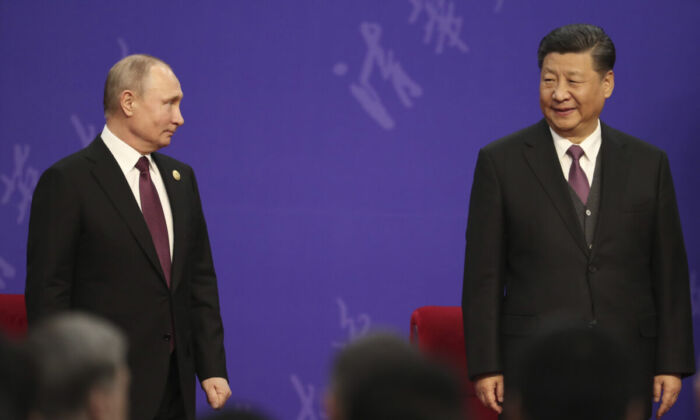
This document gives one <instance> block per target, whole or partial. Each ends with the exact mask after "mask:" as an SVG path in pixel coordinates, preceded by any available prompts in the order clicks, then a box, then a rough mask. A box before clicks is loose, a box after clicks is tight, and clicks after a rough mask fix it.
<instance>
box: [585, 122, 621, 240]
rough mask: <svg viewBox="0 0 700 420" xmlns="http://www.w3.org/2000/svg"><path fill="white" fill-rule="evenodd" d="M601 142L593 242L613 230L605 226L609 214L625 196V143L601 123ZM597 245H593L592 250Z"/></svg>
mask: <svg viewBox="0 0 700 420" xmlns="http://www.w3.org/2000/svg"><path fill="white" fill-rule="evenodd" d="M600 125H601V136H602V142H601V145H600V156H601V158H602V159H603V161H602V164H601V168H600V169H601V172H602V174H601V175H602V177H603V178H602V180H601V181H602V184H601V196H600V207H599V210H598V222H597V224H596V227H595V234H594V235H593V241H594V243H600V242H601V239H602V237H601V235H605V233H607V232H611V231H614V229H612V227H608V226H607V221H608V220H610V217H609V216H610V214H611V213H612V212H614V211H615V209H616V208H617V207H618V205H619V203H620V199H621V197H624V196H625V185H626V184H627V176H628V173H629V171H628V169H629V166H628V162H627V155H626V153H625V144H624V142H622V141H621V140H620V139H619V138H618V137H617V136H615V134H614V133H613V132H612V131H611V130H610V127H608V126H607V125H605V124H603V123H601V124H600ZM598 248H599V247H597V246H594V247H593V252H594V253H595V250H596V249H598Z"/></svg>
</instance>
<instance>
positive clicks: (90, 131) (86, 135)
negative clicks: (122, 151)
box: [70, 114, 97, 147]
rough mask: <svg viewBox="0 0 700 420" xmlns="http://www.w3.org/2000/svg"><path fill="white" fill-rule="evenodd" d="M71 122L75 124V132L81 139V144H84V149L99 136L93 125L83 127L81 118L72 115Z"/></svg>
mask: <svg viewBox="0 0 700 420" xmlns="http://www.w3.org/2000/svg"><path fill="white" fill-rule="evenodd" d="M70 122H71V123H72V124H73V128H75V132H76V133H77V134H78V137H79V138H80V144H82V145H83V147H86V146H87V145H88V144H90V142H91V141H92V140H94V139H95V136H97V130H96V129H95V126H94V125H92V124H88V125H87V126H85V125H83V123H82V121H80V117H78V116H77V115H75V114H73V115H71V116H70Z"/></svg>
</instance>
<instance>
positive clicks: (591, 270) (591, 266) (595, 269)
mask: <svg viewBox="0 0 700 420" xmlns="http://www.w3.org/2000/svg"><path fill="white" fill-rule="evenodd" d="M588 271H590V272H591V273H595V272H596V271H598V268H597V267H596V266H595V265H589V266H588Z"/></svg>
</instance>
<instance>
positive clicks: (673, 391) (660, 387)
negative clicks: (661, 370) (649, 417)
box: [654, 375, 681, 419]
mask: <svg viewBox="0 0 700 420" xmlns="http://www.w3.org/2000/svg"><path fill="white" fill-rule="evenodd" d="M662 391H663V396H662ZM680 392H681V377H680V376H679V375H656V376H654V402H659V401H661V405H660V406H659V410H658V411H657V412H656V418H657V419H658V418H660V417H661V416H663V415H664V414H666V413H668V410H670V409H671V407H672V406H673V404H675V403H676V399H678V394H680Z"/></svg>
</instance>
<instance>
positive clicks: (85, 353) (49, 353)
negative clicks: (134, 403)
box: [27, 313, 129, 420]
mask: <svg viewBox="0 0 700 420" xmlns="http://www.w3.org/2000/svg"><path fill="white" fill-rule="evenodd" d="M27 348H28V351H29V354H30V355H31V356H32V357H33V359H34V363H35V365H36V367H37V377H38V380H37V382H38V392H37V396H36V411H37V414H38V415H39V416H40V417H41V418H45V419H52V420H74V419H75V420H77V419H81V420H82V419H86V420H126V419H127V418H128V417H127V407H128V388H129V369H128V367H127V364H126V352H127V343H126V338H125V337H124V335H123V334H122V333H121V331H119V330H118V329H117V328H116V327H115V326H113V325H112V324H110V323H109V322H106V321H104V320H102V319H99V318H97V317H94V316H90V315H86V314H80V313H64V314H60V315H57V316H55V317H52V318H47V319H46V320H45V321H44V322H42V323H41V324H40V325H38V326H37V327H36V328H34V329H32V331H31V333H30V335H29V337H28V338H27Z"/></svg>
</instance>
